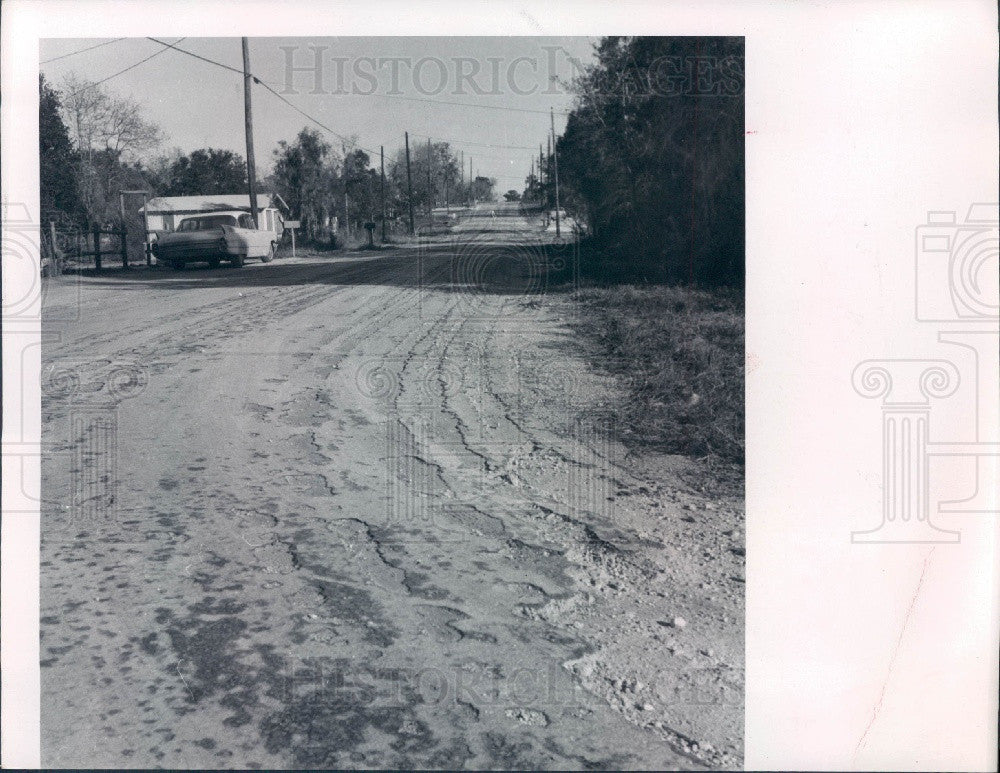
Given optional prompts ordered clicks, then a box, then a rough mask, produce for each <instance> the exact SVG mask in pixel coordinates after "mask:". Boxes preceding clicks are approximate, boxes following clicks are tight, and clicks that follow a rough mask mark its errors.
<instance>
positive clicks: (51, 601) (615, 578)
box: [41, 206, 742, 768]
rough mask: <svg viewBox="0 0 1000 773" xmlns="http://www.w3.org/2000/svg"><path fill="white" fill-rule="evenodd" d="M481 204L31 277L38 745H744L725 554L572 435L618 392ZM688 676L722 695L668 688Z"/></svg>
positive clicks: (506, 222) (232, 754)
mask: <svg viewBox="0 0 1000 773" xmlns="http://www.w3.org/2000/svg"><path fill="white" fill-rule="evenodd" d="M495 209H497V210H499V211H500V214H499V215H498V216H497V217H493V216H491V215H490V214H489V213H488V210H487V208H485V207H482V206H481V207H480V208H479V209H478V210H477V212H476V213H475V215H476V216H475V217H472V218H469V220H468V221H466V222H463V223H462V224H461V225H460V227H459V229H458V234H457V235H451V236H443V237H436V238H435V239H434V240H428V241H426V242H425V243H424V244H417V245H406V246H402V247H399V248H393V249H391V250H385V251H379V252H358V253H354V254H348V255H344V254H333V255H324V254H312V255H305V256H302V257H299V258H297V259H294V260H293V259H290V258H283V259H279V260H277V261H275V262H274V263H271V264H269V265H262V264H260V263H257V262H254V263H251V264H248V265H247V266H246V267H245V268H243V269H231V268H220V269H216V270H209V269H207V268H204V267H193V268H190V269H188V270H186V271H184V272H178V273H173V272H169V271H155V270H139V271H134V272H132V273H131V274H129V275H123V274H121V273H114V272H109V273H106V274H105V275H104V276H101V277H95V276H89V277H84V278H82V279H81V280H79V281H75V280H73V279H71V278H69V277H61V278H59V279H56V280H53V281H51V282H50V284H49V285H48V287H47V291H46V298H45V324H44V327H45V330H46V334H47V335H48V336H49V338H48V339H47V343H46V344H45V346H44V354H43V371H44V373H43V395H44V397H43V423H44V430H43V432H44V438H45V441H46V442H47V443H48V448H49V449H50V453H49V455H48V457H47V458H46V460H45V462H44V464H43V496H44V498H45V502H46V504H45V505H44V508H43V523H44V526H43V537H42V540H43V545H42V642H41V651H42V701H43V704H42V705H43V744H42V763H43V765H46V766H54V767H60V766H84V767H101V766H140V767H141V766H150V765H152V766H166V767H220V766H221V767H271V768H287V767H303V766H304V767H345V766H352V767H359V766H360V767H402V768H405V767H449V768H459V767H480V768H481V767H494V768H495V767H520V768H535V767H546V768H588V767H594V766H597V767H604V768H607V767H630V768H634V767H645V768H649V767H654V768H669V767H684V768H689V767H690V768H696V767H699V766H700V765H701V764H702V763H704V762H710V763H711V762H713V761H714V763H716V764H719V762H720V760H722V761H725V760H727V759H729V760H732V759H738V757H739V754H740V748H741V740H740V739H741V732H740V729H739V728H740V725H741V723H742V709H741V707H740V706H739V705H738V704H739V702H740V701H741V699H740V698H739V696H740V695H741V688H740V686H739V681H740V679H739V677H738V674H739V668H740V667H741V663H742V638H741V636H740V635H739V633H738V632H737V633H735V634H733V635H732V636H731V637H730V639H731V641H729V643H728V644H727V643H726V642H727V640H726V639H725V637H724V636H723V637H722V638H719V637H720V634H718V630H726V623H725V622H718V621H719V620H722V621H728V624H729V627H730V628H733V629H741V626H742V623H741V620H742V613H741V612H740V611H739V608H738V604H740V603H741V602H739V601H738V598H739V597H741V596H742V586H740V585H738V584H736V583H729V584H726V583H727V582H728V581H727V580H726V579H725V578H726V575H727V574H731V573H732V572H733V571H737V570H736V569H734V568H733V567H734V566H736V564H735V563H733V564H732V565H730V564H727V563H725V562H722V563H720V564H719V565H718V566H716V565H715V564H714V563H711V562H710V564H709V566H708V567H707V568H706V566H705V562H704V560H703V559H701V558H699V557H696V556H695V555H693V553H694V551H695V550H696V548H695V547H692V548H691V554H689V552H688V550H686V549H679V547H678V546H679V545H681V544H683V539H689V540H697V539H702V537H700V536H698V537H691V536H690V534H689V533H688V532H683V534H688V536H687V537H683V535H682V536H677V535H681V531H679V530H680V529H681V528H687V524H685V523H682V522H681V519H680V515H681V514H682V512H683V510H682V507H683V502H684V501H685V499H684V494H683V491H682V490H681V488H680V487H679V486H673V485H666V484H665V483H664V482H663V481H664V480H667V481H668V482H669V476H667V477H663V476H660V477H659V478H658V481H659V482H656V483H651V482H650V481H651V480H653V478H651V477H650V475H649V474H645V476H644V473H642V472H640V471H638V470H639V467H637V466H635V465H634V464H626V463H625V462H624V460H623V458H622V456H623V452H622V451H621V449H620V448H619V447H618V446H617V444H616V443H615V442H614V440H613V438H610V439H609V437H608V436H606V435H604V434H602V431H601V430H600V429H595V426H596V425H595V426H591V425H589V424H588V423H587V422H581V421H580V412H581V410H582V408H587V407H588V406H591V405H596V404H598V403H599V402H600V401H601V400H608V399H620V396H618V395H616V393H614V392H613V389H614V387H613V385H611V384H609V383H607V382H605V381H603V380H601V379H599V378H598V377H597V376H594V375H593V374H592V373H591V372H590V370H589V369H588V367H587V364H586V362H585V361H584V360H583V359H582V358H581V357H579V356H578V355H577V354H575V353H574V351H575V350H574V349H573V347H572V345H571V342H570V340H569V339H570V336H569V333H568V329H567V328H566V326H565V324H564V323H565V318H566V315H567V314H571V313H573V312H572V307H571V306H570V305H569V304H568V303H567V302H566V301H564V300H561V299H560V298H558V297H554V296H553V297H550V295H549V294H546V292H545V282H546V281H547V279H546V274H545V273H544V271H543V270H542V269H541V268H539V267H540V266H541V265H543V264H545V263H546V262H550V261H551V259H552V256H550V255H549V256H547V255H546V253H545V251H544V249H543V247H542V246H541V245H540V244H539V243H538V241H537V239H536V237H535V236H534V235H533V234H532V229H533V228H534V225H533V224H532V223H531V222H529V220H527V219H525V218H523V217H520V216H519V215H517V213H516V211H513V212H512V211H505V209H504V208H503V207H495ZM500 223H502V224H503V227H500V225H499V224H500ZM480 226H482V227H480ZM556 258H559V259H561V256H556ZM661 472H662V471H661ZM655 477H656V476H654V478H655ZM691 501H693V500H691ZM616 503H617V504H616ZM613 508H617V509H613ZM665 514H666V515H667V516H669V518H668V517H666V516H665ZM665 530H666V531H665ZM671 530H672V531H671ZM720 530H721V527H720ZM668 532H669V533H668ZM672 534H673V535H674V536H671V535H672ZM716 536H717V535H716ZM714 538H715V537H713V539H714ZM718 539H722V537H718ZM668 543H669V544H668ZM692 544H694V543H692ZM700 549H701V548H700V547H698V548H697V550H700ZM721 552H724V551H720V553H721ZM706 578H707V579H708V580H709V581H710V582H712V583H716V582H717V583H721V584H722V585H725V588H724V591H723V592H721V594H720V592H719V591H718V587H721V586H717V585H713V586H712V587H713V588H714V589H715V590H713V591H712V592H713V593H715V594H716V595H715V597H714V601H713V600H710V599H709V597H708V596H709V592H708V591H699V590H698V583H699V582H700V581H702V580H705V579H706ZM737 579H739V578H737ZM730 586H731V587H730ZM734 599H737V600H735V601H734ZM734 605H736V606H734ZM734 609H736V612H735V613H734V612H733V610H734ZM680 612H683V614H684V616H685V618H686V619H687V620H688V621H694V622H691V623H690V624H689V627H688V630H687V631H686V632H685V631H684V630H681V629H678V628H677V627H676V626H674V627H667V626H671V625H672V623H671V622H670V621H671V620H673V619H674V616H675V615H677V614H679V613H680ZM727 613H728V615H729V616H728V617H727ZM702 619H703V620H704V621H705V623H704V626H703V629H704V630H702V631H701V632H700V633H698V632H697V631H696V630H695V629H697V628H698V625H696V621H699V620H702ZM710 621H714V622H710ZM712 626H715V628H712ZM712 631H715V633H712ZM685 636H687V637H691V638H690V639H687V640H686V639H684V637H685ZM699 636H701V637H702V638H700V639H699V638H698V637H699ZM708 637H711V639H710V640H711V641H713V642H715V644H714V647H715V651H714V652H713V654H712V656H711V657H706V656H703V655H701V654H699V649H698V648H699V644H698V642H702V641H709V638H708ZM720 642H721V643H720ZM636 669H638V672H639V673H640V676H641V674H642V673H644V672H643V669H646V671H647V672H649V673H650V676H645V677H643V678H645V680H646V684H647V685H649V684H650V683H651V681H652V680H655V679H656V678H657V673H660V674H661V675H662V674H667V675H669V678H670V679H671V680H673V681H670V682H669V684H668V683H664V684H663V685H660V686H659V687H658V689H660V687H662V691H661V693H660V694H653V693H652V692H650V691H649V690H647V691H646V692H645V693H644V692H643V689H644V688H643V685H642V684H641V683H640V684H639V685H638V686H636V683H635V682H636V679H635V676H634V674H635V673H636ZM705 674H711V675H712V676H713V678H714V679H715V681H714V682H712V684H715V685H716V686H717V685H718V683H719V682H720V680H721V681H722V682H725V680H727V679H728V680H729V682H732V685H731V686H730V688H729V692H728V696H729V698H730V699H731V700H729V701H728V702H727V700H726V699H725V696H726V695H727V693H726V692H725V690H726V687H725V684H723V687H722V688H719V689H722V690H723V692H720V693H718V695H722V696H723V698H722V699H721V700H714V701H713V700H708V701H706V700H705V699H704V695H702V696H701V698H699V699H697V700H693V699H691V698H690V695H691V694H690V692H688V693H684V688H685V687H691V688H692V689H694V687H693V686H696V685H695V681H692V680H693V677H692V675H696V676H697V675H701V676H704V675H705ZM720 674H721V675H722V676H721V677H720V676H719V675H720ZM727 675H728V676H727ZM629 680H631V681H629ZM698 684H699V685H700V684H701V683H700V682H699V683H698ZM703 687H704V685H701V687H699V688H698V689H702V688H703ZM713 689H715V688H713ZM671 690H673V693H670V691H671ZM668 693H670V694H672V695H673V698H674V702H673V703H671V699H670V694H668ZM682 693H684V695H686V696H687V697H683V696H682V697H678V696H679V695H681V694H682ZM714 694H715V693H713V695H714ZM699 700H700V701H701V703H703V704H704V703H713V707H712V708H711V709H710V710H705V709H704V708H701V709H698V708H697V707H696V704H698V701H699ZM716 704H717V705H716ZM692 706H695V708H692ZM699 738H700V739H701V741H702V743H701V747H699V746H697V745H693V746H692V743H693V741H694V740H695V739H699ZM708 738H712V739H714V740H715V745H714V747H713V746H711V745H708V746H707V747H706V739H708ZM712 754H715V755H716V756H715V757H712ZM720 754H729V755H731V756H730V757H721V758H720V757H718V755H720ZM733 755H734V756H733Z"/></svg>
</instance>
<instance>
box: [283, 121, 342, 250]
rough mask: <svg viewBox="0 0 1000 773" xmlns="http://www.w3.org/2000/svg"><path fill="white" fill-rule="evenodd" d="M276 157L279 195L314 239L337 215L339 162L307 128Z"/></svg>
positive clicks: (328, 148) (331, 151) (317, 135)
mask: <svg viewBox="0 0 1000 773" xmlns="http://www.w3.org/2000/svg"><path fill="white" fill-rule="evenodd" d="M274 157H275V161H274V171H273V172H272V177H273V180H274V182H275V187H276V189H277V192H278V193H279V194H280V195H281V197H282V198H283V199H284V200H285V201H286V202H287V203H288V206H289V208H290V209H291V211H292V213H293V215H297V219H299V220H301V221H302V228H303V230H304V232H305V233H306V235H307V236H308V237H309V238H310V239H315V238H316V237H317V235H318V234H319V233H320V229H322V228H324V227H325V226H327V224H328V223H329V220H330V218H331V217H332V216H334V215H335V214H336V202H335V195H336V192H337V190H338V188H339V183H338V179H337V174H336V171H335V166H337V165H338V164H337V162H338V160H339V159H337V158H336V157H335V156H334V154H333V149H332V148H331V147H330V144H329V143H327V142H325V141H324V140H323V139H322V138H321V137H320V135H319V132H317V131H315V130H314V129H308V128H305V129H302V131H300V132H299V133H298V136H297V137H296V138H295V141H294V142H291V143H289V142H285V141H284V140H281V141H280V142H279V143H278V147H277V149H276V150H275V151H274Z"/></svg>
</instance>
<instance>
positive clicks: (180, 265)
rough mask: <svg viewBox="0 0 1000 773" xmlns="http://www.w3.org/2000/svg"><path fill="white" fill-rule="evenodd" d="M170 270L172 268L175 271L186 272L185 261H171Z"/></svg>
mask: <svg viewBox="0 0 1000 773" xmlns="http://www.w3.org/2000/svg"><path fill="white" fill-rule="evenodd" d="M170 268H172V269H173V270H174V271H183V270H184V261H183V260H172V261H170Z"/></svg>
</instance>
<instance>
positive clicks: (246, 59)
mask: <svg viewBox="0 0 1000 773" xmlns="http://www.w3.org/2000/svg"><path fill="white" fill-rule="evenodd" d="M242 41H243V118H244V123H245V125H246V135H247V187H248V188H249V192H250V216H251V217H252V218H253V222H254V225H255V226H258V227H259V223H258V222H257V165H256V163H255V161H254V155H253V110H252V108H251V106H250V79H251V78H252V77H253V76H252V75H251V74H250V48H249V44H248V43H247V39H246V38H242Z"/></svg>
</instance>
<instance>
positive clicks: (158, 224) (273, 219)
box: [139, 193, 288, 239]
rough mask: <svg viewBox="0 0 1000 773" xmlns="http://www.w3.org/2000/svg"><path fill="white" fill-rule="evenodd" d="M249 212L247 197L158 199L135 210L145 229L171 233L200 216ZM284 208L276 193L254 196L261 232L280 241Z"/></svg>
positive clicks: (244, 195) (233, 195)
mask: <svg viewBox="0 0 1000 773" xmlns="http://www.w3.org/2000/svg"><path fill="white" fill-rule="evenodd" d="M226 211H234V212H249V211H250V195H249V194H247V193H232V194H220V195H217V196H159V197H157V198H155V199H150V200H149V201H147V202H146V205H145V206H144V207H143V208H142V209H140V210H139V213H140V214H143V215H145V217H146V229H147V230H148V231H150V232H153V231H173V230H175V229H176V228H177V225H178V224H179V223H180V222H181V220H183V219H184V218H185V217H187V216H189V215H198V214H201V213H204V212H226ZM286 212H288V205H287V204H286V203H285V201H284V199H282V198H281V196H279V195H278V194H277V193H258V194H257V222H258V223H259V224H260V227H261V228H262V229H266V230H268V231H274V233H275V234H276V235H277V236H278V238H279V239H280V238H281V234H282V233H283V231H284V214H283V213H286Z"/></svg>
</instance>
